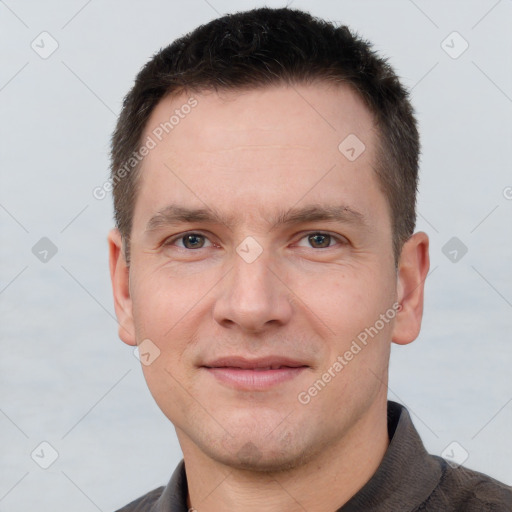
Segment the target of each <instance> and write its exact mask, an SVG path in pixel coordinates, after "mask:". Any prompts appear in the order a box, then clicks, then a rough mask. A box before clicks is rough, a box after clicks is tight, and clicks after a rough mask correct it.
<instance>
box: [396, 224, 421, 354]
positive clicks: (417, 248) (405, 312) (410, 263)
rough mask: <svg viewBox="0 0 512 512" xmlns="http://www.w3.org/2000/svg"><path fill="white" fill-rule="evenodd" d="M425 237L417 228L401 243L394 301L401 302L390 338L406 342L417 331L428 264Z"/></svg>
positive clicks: (401, 343) (412, 339) (411, 338)
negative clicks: (402, 244) (395, 299)
mask: <svg viewBox="0 0 512 512" xmlns="http://www.w3.org/2000/svg"><path fill="white" fill-rule="evenodd" d="M428 247H429V239H428V236H427V234H426V233H424V232H422V231H419V232H417V233H415V234H414V235H412V236H411V237H410V238H409V240H407V241H406V242H405V243H404V246H403V248H402V252H401V256H400V262H399V266H398V275H397V280H398V281H397V302H398V303H399V304H400V305H401V308H400V310H399V312H398V313H397V315H396V318H395V325H394V326H393V333H392V337H391V339H392V341H393V342H394V343H397V344H399V345H406V344H407V343H411V342H412V341H414V340H415V339H416V338H417V337H418V335H419V332H420V328H421V319H422V316H423V297H424V287H425V279H426V277H427V274H428V270H429V267H430V258H429V253H428Z"/></svg>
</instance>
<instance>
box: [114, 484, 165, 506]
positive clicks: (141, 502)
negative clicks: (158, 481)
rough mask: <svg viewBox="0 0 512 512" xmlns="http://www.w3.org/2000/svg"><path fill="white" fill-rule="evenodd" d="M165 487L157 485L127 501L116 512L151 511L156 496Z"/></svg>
mask: <svg viewBox="0 0 512 512" xmlns="http://www.w3.org/2000/svg"><path fill="white" fill-rule="evenodd" d="M164 489H165V487H163V486H162V487H158V488H157V489H153V490H152V491H150V492H148V493H147V494H144V496H141V497H140V498H137V499H136V500H134V501H132V502H131V503H128V505H125V506H124V507H123V508H120V509H119V510H117V511H116V512H152V510H153V505H155V503H156V502H157V500H158V498H160V496H161V495H162V493H163V492H164Z"/></svg>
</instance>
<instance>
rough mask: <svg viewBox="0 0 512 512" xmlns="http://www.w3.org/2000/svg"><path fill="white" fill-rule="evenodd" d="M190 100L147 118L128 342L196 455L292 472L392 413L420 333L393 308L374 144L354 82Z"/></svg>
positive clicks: (124, 332) (399, 290)
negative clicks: (389, 377) (386, 408)
mask: <svg viewBox="0 0 512 512" xmlns="http://www.w3.org/2000/svg"><path fill="white" fill-rule="evenodd" d="M194 98H195V101H196V102H197V104H194V106H193V108H190V109H189V108H185V109H184V108H183V105H185V104H190V100H189V96H186V95H182V96H175V97H169V98H165V99H164V100H162V101H161V102H160V103H159V104H158V106H157V107H156V109H155V110H154V112H153V113H152V116H151V118H150V120H149V122H148V125H147V129H146V133H145V135H144V138H143V140H147V137H148V136H150V137H152V138H153V139H154V140H155V141H156V146H155V147H154V148H152V149H151V150H150V151H149V153H148V154H147V156H146V157H145V158H144V161H143V163H142V168H141V175H140V177H141V180H140V188H139V192H138V197H137V200H136V204H135V209H134V215H133V229H132V233H131V245H130V247H131V263H130V268H129V269H128V268H127V267H126V265H125V264H124V260H123V256H122V253H121V251H120V250H119V248H120V245H121V244H120V239H119V235H118V234H117V233H116V232H115V231H114V232H112V233H111V270H112V276H113V283H114V292H115V298H116V300H115V302H116V311H117V314H118V318H119V321H120V325H121V328H120V335H121V337H122V339H123V340H124V341H125V342H127V343H129V344H135V343H137V344H141V343H142V345H141V347H140V351H141V352H142V353H143V354H146V355H145V356H143V358H145V363H146V364H143V370H144V375H145V378H146V380H147V383H148V386H149V389H150V390H151V393H152V394H153V396H154V398H155V400H156V402H157V403H158V405H159V406H160V408H161V409H162V411H163V412H164V413H165V415H166V416H167V417H168V418H169V419H170V420H171V421H172V423H173V424H174V425H175V427H176V430H177V433H178V437H179V439H180V442H181V444H182V448H183V450H184V453H185V454H186V450H198V451H200V452H201V453H202V454H204V455H206V456H207V457H209V458H211V459H214V460H217V461H220V462H222V463H226V464H228V465H231V466H240V467H246V468H252V469H267V470H268V469H283V468H290V467H294V466H296V465H297V464H300V463H301V461H305V460H307V459H310V458H314V457H315V456H316V455H318V454H319V453H321V452H322V450H325V449H326V447H328V446H331V447H332V446H334V445H336V444H340V443H342V442H343V439H344V438H346V436H347V435H348V433H349V432H350V431H351V429H353V428H354V427H355V425H356V423H357V422H358V421H360V420H361V418H363V417H364V416H365V415H366V414H368V413H369V411H371V410H372V407H374V406H375V404H376V403H377V402H378V401H381V402H382V400H384V401H385V395H386V389H385V386H383V382H385V381H386V374H387V364H388V358H389V348H390V342H391V339H392V337H393V336H395V337H396V338H397V339H398V338H400V336H402V337H403V338H404V339H403V340H401V341H402V342H405V338H407V337H409V338H410V337H411V336H412V335H410V333H411V332H412V331H414V330H415V329H417V325H413V323H414V322H413V321H412V320H411V319H410V318H412V316H414V315H409V320H407V319H406V318H405V317H404V315H405V314H406V312H404V311H401V312H397V309H396V301H397V300H401V299H402V298H403V296H404V292H405V291H406V286H405V285H404V283H401V282H400V274H399V275H398V278H397V273H396V271H395V267H394V260H393V252H392V231H391V219H390V214H389V208H388V204H387V201H386V198H385V196H384V195H383V193H382V192H381V190H380V188H379V184H378V181H377V179H376V176H375V172H374V170H373V166H375V162H376V154H375V149H374V148H375V147H376V141H377V137H378V134H377V132H376V128H375V126H374V123H373V120H372V116H371V114H370V113H369V112H368V110H367V109H366V108H365V106H364V105H363V103H362V102H361V101H360V100H359V98H358V97H357V96H356V95H355V94H354V93H353V92H352V91H351V90H349V89H348V88H345V87H336V88H335V87H329V86H327V85H325V84H318V85H308V86H301V87H298V86H297V87H294V88H286V87H284V86H283V87H274V88H264V89H260V90H252V91H246V92H222V93H220V94H219V93H215V92H204V93H200V94H195V95H194ZM177 109H178V110H179V111H180V112H182V115H181V116H179V122H177V123H176V124H175V125H173V127H172V131H171V130H170V129H169V128H168V129H169V134H165V132H164V136H163V137H161V139H162V140H161V141H159V140H158V138H157V137H155V135H154V134H155V133H159V134H160V131H161V130H160V131H158V130H157V131H156V132H155V129H156V128H158V127H159V126H160V127H161V126H162V125H161V123H165V122H166V121H169V119H170V117H171V116H172V115H173V113H175V111H176V110H177ZM185 112H187V113H186V114H184V113H185ZM347 137H349V138H348V139H347ZM356 137H357V138H356ZM345 139H347V140H346V141H345ZM344 141H345V142H344ZM340 144H341V145H340ZM363 144H364V146H363ZM404 275H405V274H404ZM404 282H405V281H404ZM394 304H395V307H394ZM415 311H416V313H415V314H416V316H417V313H418V312H417V308H416V310H415ZM400 315H402V316H400ZM420 316H421V315H420ZM400 318H401V319H402V320H400ZM400 329H401V330H400ZM364 333H366V340H365V334H364ZM369 333H371V335H370V334H369ZM363 340H365V342H363ZM408 341H410V340H409V339H408ZM357 347H358V348H357ZM143 362H144V359H143ZM326 375H327V376H326Z"/></svg>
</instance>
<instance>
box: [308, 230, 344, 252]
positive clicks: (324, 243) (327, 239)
mask: <svg viewBox="0 0 512 512" xmlns="http://www.w3.org/2000/svg"><path fill="white" fill-rule="evenodd" d="M302 240H306V243H308V244H309V247H313V248H314V249H327V248H329V247H332V246H333V245H335V243H332V242H336V241H337V242H339V243H341V245H343V244H345V243H346V241H345V240H344V239H342V238H340V237H337V236H334V235H330V234H329V233H323V232H315V233H308V234H307V235H305V236H303V237H302V238H301V241H302ZM298 245H299V246H302V247H304V245H301V243H300V242H299V244H298Z"/></svg>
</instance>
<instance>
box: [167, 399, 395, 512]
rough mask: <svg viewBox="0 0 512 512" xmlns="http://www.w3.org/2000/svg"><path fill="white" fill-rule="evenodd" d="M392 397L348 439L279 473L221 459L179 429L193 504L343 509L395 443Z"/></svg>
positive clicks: (203, 509)
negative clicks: (390, 410) (391, 435)
mask: <svg viewBox="0 0 512 512" xmlns="http://www.w3.org/2000/svg"><path fill="white" fill-rule="evenodd" d="M386 407H387V404H386V401H384V402H383V403H382V404H379V406H378V407H374V408H372V410H371V411H370V412H369V414H367V415H365V416H364V417H362V418H361V419H360V420H359V421H358V422H357V423H356V424H354V425H353V427H352V428H351V430H350V431H349V432H347V433H346V434H345V435H344V436H343V439H341V440H339V442H337V443H335V444H329V446H327V447H326V448H325V449H324V450H322V451H321V453H319V454H318V455H317V456H315V457H314V458H312V459H310V460H309V461H308V462H307V463H304V464H301V465H299V466H298V467H295V468H293V469H291V470H287V471H281V472H278V473H268V472H257V471H249V470H243V469H238V468H234V467H231V466H227V465H225V464H222V463H219V462H218V461H215V460H213V459H211V458H210V457H208V456H206V455H205V454H204V453H203V452H201V451H200V450H199V449H198V448H197V446H196V445H194V444H193V443H192V442H191V440H190V439H188V438H187V437H186V436H185V435H184V433H183V431H178V430H177V432H178V437H179V438H180V443H181V446H182V450H183V454H184V459H185V467H186V473H187V482H188V488H189V496H188V508H189V509H192V510H194V509H196V510H198V511H200V512H216V511H218V510H237V512H256V511H258V512H259V511H260V510H265V511H267V512H274V511H275V512H299V511H300V512H303V511H304V510H307V511H308V512H325V511H326V510H337V509H338V508H340V507H341V506H343V505H344V504H345V503H346V502H347V501H348V500H349V499H350V498H351V497H352V496H353V495H354V494H356V493H357V492H358V491H359V490H360V489H361V488H362V487H363V486H364V485H365V484H366V483H367V482H368V480H370V478H371V477H372V475H373V474H374V473H375V471H376V470H377V468H378V466H379V464H380V463H381V461H382V458H383V457H384V454H385V452H386V449H387V447H388V444H389V439H388V430H387V413H386Z"/></svg>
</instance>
